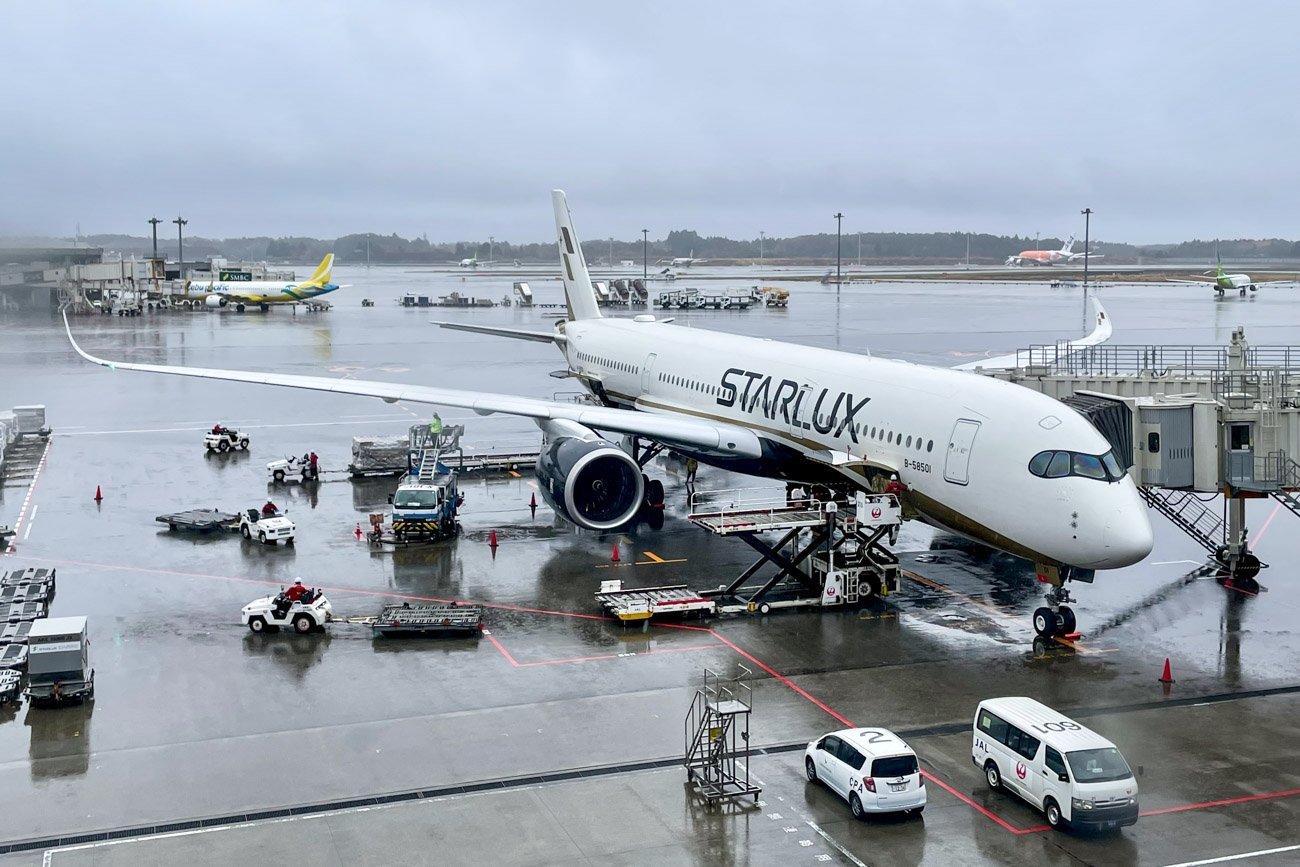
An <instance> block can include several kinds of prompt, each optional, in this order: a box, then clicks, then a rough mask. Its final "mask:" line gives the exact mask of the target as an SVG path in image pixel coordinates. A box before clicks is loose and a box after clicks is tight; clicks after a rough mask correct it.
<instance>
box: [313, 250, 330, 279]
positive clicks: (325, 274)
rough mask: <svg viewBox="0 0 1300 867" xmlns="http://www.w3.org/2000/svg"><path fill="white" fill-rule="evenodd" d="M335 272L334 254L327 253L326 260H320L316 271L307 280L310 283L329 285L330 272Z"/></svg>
mask: <svg viewBox="0 0 1300 867" xmlns="http://www.w3.org/2000/svg"><path fill="white" fill-rule="evenodd" d="M333 270H334V254H333V253H326V254H325V258H324V259H321V260H320V264H319V265H317V266H316V270H315V271H313V272H312V274H311V276H310V277H308V278H307V282H308V283H328V282H329V279H330V272H331V271H333Z"/></svg>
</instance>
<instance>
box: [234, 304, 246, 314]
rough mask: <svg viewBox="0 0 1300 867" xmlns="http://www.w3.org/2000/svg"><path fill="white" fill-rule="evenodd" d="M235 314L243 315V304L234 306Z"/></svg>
mask: <svg viewBox="0 0 1300 867" xmlns="http://www.w3.org/2000/svg"><path fill="white" fill-rule="evenodd" d="M235 312H236V313H243V312H244V305H243V304H236V305H235Z"/></svg>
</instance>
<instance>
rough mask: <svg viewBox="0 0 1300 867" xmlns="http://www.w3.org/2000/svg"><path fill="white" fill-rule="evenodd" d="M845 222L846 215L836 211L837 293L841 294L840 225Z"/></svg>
mask: <svg viewBox="0 0 1300 867" xmlns="http://www.w3.org/2000/svg"><path fill="white" fill-rule="evenodd" d="M843 222H844V215H843V214H841V213H840V212H838V211H836V212H835V294H836V295H839V294H840V226H841V225H842V224H843Z"/></svg>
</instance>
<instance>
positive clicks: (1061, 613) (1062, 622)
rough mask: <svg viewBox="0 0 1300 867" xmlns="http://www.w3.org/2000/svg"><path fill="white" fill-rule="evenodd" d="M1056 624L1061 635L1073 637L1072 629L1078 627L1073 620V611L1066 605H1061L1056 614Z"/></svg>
mask: <svg viewBox="0 0 1300 867" xmlns="http://www.w3.org/2000/svg"><path fill="white" fill-rule="evenodd" d="M1056 622H1057V625H1058V626H1059V627H1060V634H1061V635H1073V634H1074V629H1075V627H1076V626H1077V625H1078V623H1077V621H1076V620H1075V619H1074V609H1073V608H1071V607H1070V606H1068V605H1062V606H1061V608H1060V610H1058V611H1057V612H1056Z"/></svg>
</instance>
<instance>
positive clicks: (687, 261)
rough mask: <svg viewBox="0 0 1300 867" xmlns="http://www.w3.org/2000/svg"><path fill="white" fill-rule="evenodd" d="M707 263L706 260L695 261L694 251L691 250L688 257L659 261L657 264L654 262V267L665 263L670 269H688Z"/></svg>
mask: <svg viewBox="0 0 1300 867" xmlns="http://www.w3.org/2000/svg"><path fill="white" fill-rule="evenodd" d="M707 261H709V260H708V259H696V258H695V251H694V250H692V251H691V255H689V256H678V257H677V258H675V259H660V260H659V261H658V262H656V263H655V264H656V265H660V264H662V263H664V262H667V263H668V265H669V266H670V267H672V268H689V267H691V266H692V265H703V264H704V263H705V262H707Z"/></svg>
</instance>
